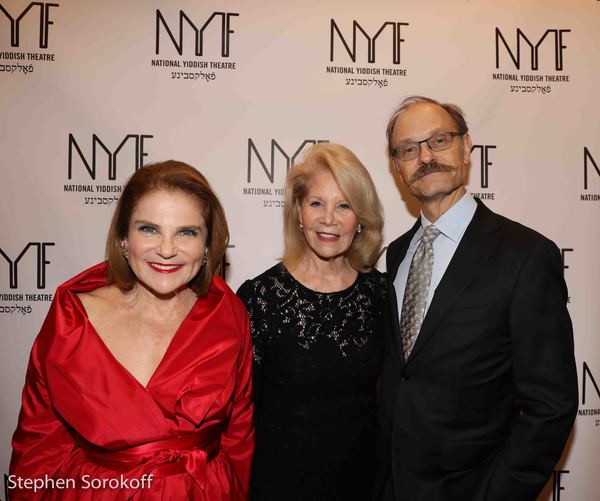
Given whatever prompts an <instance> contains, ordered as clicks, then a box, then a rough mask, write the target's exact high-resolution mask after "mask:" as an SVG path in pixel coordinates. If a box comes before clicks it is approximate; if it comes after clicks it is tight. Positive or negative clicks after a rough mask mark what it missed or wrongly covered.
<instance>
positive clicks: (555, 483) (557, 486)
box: [552, 470, 571, 501]
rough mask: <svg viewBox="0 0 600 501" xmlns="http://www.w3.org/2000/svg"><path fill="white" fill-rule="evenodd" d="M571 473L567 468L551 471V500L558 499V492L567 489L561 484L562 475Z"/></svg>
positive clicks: (556, 500)
mask: <svg viewBox="0 0 600 501" xmlns="http://www.w3.org/2000/svg"><path fill="white" fill-rule="evenodd" d="M569 473H571V472H570V471H569V470H554V471H553V472H552V501H560V498H561V496H560V493H561V492H562V491H566V490H567V489H566V488H565V487H564V486H563V482H564V480H563V478H562V477H563V476H565V475H568V474H569Z"/></svg>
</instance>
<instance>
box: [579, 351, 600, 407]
mask: <svg viewBox="0 0 600 501" xmlns="http://www.w3.org/2000/svg"><path fill="white" fill-rule="evenodd" d="M588 379H589V380H590V382H591V383H592V386H593V387H594V390H595V391H596V397H598V398H600V388H598V384H597V383H596V379H595V378H594V375H593V374H592V371H591V370H590V368H589V366H588V364H587V363H586V362H583V366H582V375H581V378H580V381H581V405H582V406H584V405H585V403H586V400H587V396H588V395H587V390H588V384H587V382H588Z"/></svg>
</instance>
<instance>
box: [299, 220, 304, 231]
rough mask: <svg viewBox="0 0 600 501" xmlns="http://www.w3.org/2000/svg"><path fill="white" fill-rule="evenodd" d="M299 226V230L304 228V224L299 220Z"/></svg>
mask: <svg viewBox="0 0 600 501" xmlns="http://www.w3.org/2000/svg"><path fill="white" fill-rule="evenodd" d="M299 226H300V229H301V230H304V224H302V221H300V224H299Z"/></svg>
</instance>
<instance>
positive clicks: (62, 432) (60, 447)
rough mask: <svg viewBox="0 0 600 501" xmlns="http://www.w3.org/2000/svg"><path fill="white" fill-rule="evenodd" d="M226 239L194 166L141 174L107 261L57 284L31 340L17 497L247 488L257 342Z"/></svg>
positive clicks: (112, 235)
mask: <svg viewBox="0 0 600 501" xmlns="http://www.w3.org/2000/svg"><path fill="white" fill-rule="evenodd" d="M228 237H229V234H228V230H227V223H226V221H225V215H224V212H223V209H222V207H221V204H220V203H219V201H218V199H217V197H216V196H215V194H214V193H213V192H212V190H211V188H210V185H209V184H208V182H207V181H206V179H205V178H204V177H203V176H202V175H201V174H200V173H199V172H198V171H196V170H195V169H194V168H192V167H190V166H189V165H186V164H183V163H181V162H175V161H169V162H164V163H160V164H154V165H150V166H147V167H144V168H142V169H140V170H138V171H137V172H136V173H135V174H134V175H133V176H132V177H131V179H130V180H129V181H128V183H127V185H126V186H125V188H124V190H123V193H122V195H121V197H120V200H119V203H118V205H117V208H116V211H115V214H114V216H113V220H112V224H111V227H110V230H109V234H108V241H107V261H106V263H101V264H98V265H96V266H94V267H92V268H90V269H88V270H86V271H84V272H83V273H81V274H79V275H78V276H76V277H75V278H73V279H71V280H69V281H68V282H66V283H65V284H63V285H62V286H60V287H59V288H58V290H57V292H56V295H55V299H54V302H53V304H52V306H51V309H50V311H49V313H48V316H47V318H46V320H45V322H44V325H43V326H42V329H41V332H40V334H39V335H38V337H37V339H36V341H35V343H34V345H33V349H32V352H31V359H30V362H29V367H28V371H27V377H26V381H25V388H24V390H23V402H22V408H21V412H20V415H19V423H18V427H17V430H16V432H15V434H14V437H13V455H12V459H11V465H10V476H9V479H8V485H9V488H12V489H11V499H61V500H64V499H67V500H69V499H77V500H80V499H106V500H108V499H111V500H112V499H135V500H138V499H139V500H143V499H164V500H171V499H173V500H192V499H198V500H205V499H206V500H210V501H219V500H223V501H225V500H232V501H233V500H242V499H246V498H247V490H248V479H249V474H250V463H251V458H252V452H253V447H254V430H253V426H252V404H251V399H250V395H251V388H250V386H251V384H250V372H251V346H250V342H249V327H248V318H247V314H246V311H245V308H244V306H243V304H242V303H241V301H240V300H239V299H237V297H236V296H235V295H234V294H233V292H232V291H231V290H230V289H229V287H228V286H227V285H226V284H225V283H224V281H223V280H222V279H221V278H220V277H219V276H218V275H217V271H218V269H219V265H220V263H221V260H222V257H223V255H224V253H225V250H226V247H227V242H228Z"/></svg>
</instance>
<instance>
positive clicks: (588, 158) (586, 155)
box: [583, 147, 600, 190]
mask: <svg viewBox="0 0 600 501" xmlns="http://www.w3.org/2000/svg"><path fill="white" fill-rule="evenodd" d="M590 166H593V167H594V170H595V171H596V174H598V176H600V169H599V168H598V164H597V163H596V161H595V160H594V158H593V157H592V154H591V153H590V150H588V149H587V147H584V148H583V189H584V190H587V189H588V168H589V167H590Z"/></svg>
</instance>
